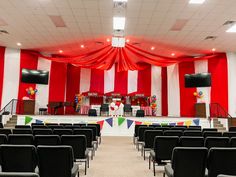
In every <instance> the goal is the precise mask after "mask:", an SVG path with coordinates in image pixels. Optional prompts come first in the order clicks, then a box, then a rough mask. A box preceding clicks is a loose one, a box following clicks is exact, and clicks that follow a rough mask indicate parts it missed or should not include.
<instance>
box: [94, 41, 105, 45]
mask: <svg viewBox="0 0 236 177" xmlns="http://www.w3.org/2000/svg"><path fill="white" fill-rule="evenodd" d="M95 43H96V44H99V45H104V42H101V41H96V42H95Z"/></svg>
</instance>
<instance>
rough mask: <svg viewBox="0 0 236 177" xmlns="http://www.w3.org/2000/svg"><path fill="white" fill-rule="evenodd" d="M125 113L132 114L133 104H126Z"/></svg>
mask: <svg viewBox="0 0 236 177" xmlns="http://www.w3.org/2000/svg"><path fill="white" fill-rule="evenodd" d="M124 111H125V112H132V107H131V104H125V105H124Z"/></svg>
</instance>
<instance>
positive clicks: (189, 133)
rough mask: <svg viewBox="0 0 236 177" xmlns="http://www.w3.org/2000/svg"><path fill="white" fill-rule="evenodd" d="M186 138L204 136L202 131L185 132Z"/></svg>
mask: <svg viewBox="0 0 236 177" xmlns="http://www.w3.org/2000/svg"><path fill="white" fill-rule="evenodd" d="M184 136H202V131H200V130H185V131H184Z"/></svg>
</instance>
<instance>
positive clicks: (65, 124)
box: [59, 123, 72, 127]
mask: <svg viewBox="0 0 236 177" xmlns="http://www.w3.org/2000/svg"><path fill="white" fill-rule="evenodd" d="M59 125H62V126H63V127H65V126H68V125H72V123H60V124H59Z"/></svg>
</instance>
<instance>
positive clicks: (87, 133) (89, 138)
mask: <svg viewBox="0 0 236 177" xmlns="http://www.w3.org/2000/svg"><path fill="white" fill-rule="evenodd" d="M74 135H85V136H86V140H87V147H88V148H92V147H93V145H92V141H93V130H91V129H74Z"/></svg>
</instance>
